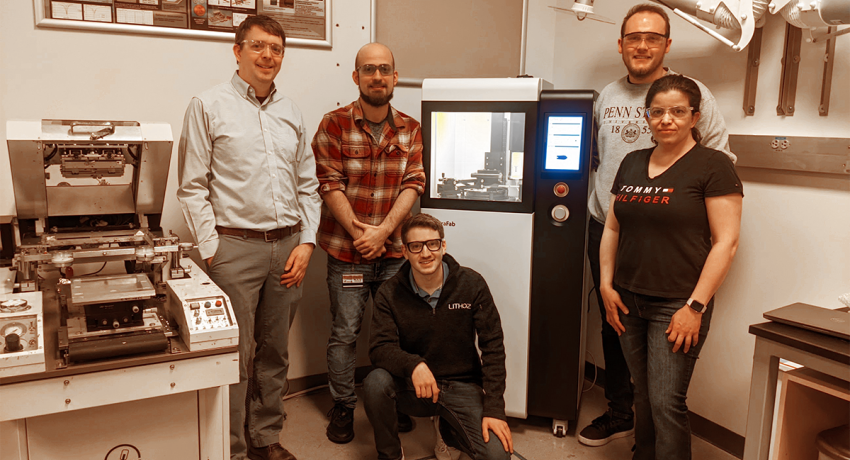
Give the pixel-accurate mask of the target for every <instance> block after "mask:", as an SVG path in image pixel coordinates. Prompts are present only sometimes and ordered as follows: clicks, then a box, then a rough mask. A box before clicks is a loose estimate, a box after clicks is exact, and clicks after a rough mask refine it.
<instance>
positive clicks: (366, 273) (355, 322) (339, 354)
mask: <svg viewBox="0 0 850 460" xmlns="http://www.w3.org/2000/svg"><path fill="white" fill-rule="evenodd" d="M403 264H404V259H384V260H381V261H378V262H375V263H372V264H351V263H348V262H343V261H341V260H338V259H335V258H333V257H331V256H328V277H327V281H328V291H329V292H330V296H331V316H332V317H333V325H332V326H331V336H330V338H329V339H328V384H329V385H328V386H329V387H330V391H331V397H332V398H333V400H334V403H336V404H342V405H344V406H346V407H349V408H352V409H353V408H354V406H355V405H356V403H357V396H356V395H355V394H354V369H355V366H356V364H357V353H356V350H355V346H356V343H357V336H359V335H360V325H361V323H362V322H363V313H364V311H365V310H366V303H367V302H368V301H369V295H370V294H371V295H372V298H373V299H374V298H375V293H376V292H378V288H379V287H381V284H383V282H384V281H386V280H388V279H390V278H392V277H393V276H395V274H396V273H397V272H398V270H399V268H401V266H402V265H403ZM345 274H348V275H363V285H362V286H360V287H343V284H342V275H345Z"/></svg>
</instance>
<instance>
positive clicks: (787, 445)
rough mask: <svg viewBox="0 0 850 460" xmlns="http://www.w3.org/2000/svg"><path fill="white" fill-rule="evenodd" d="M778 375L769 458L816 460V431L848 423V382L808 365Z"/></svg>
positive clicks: (849, 402)
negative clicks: (776, 399)
mask: <svg viewBox="0 0 850 460" xmlns="http://www.w3.org/2000/svg"><path fill="white" fill-rule="evenodd" d="M780 375H781V376H782V377H781V383H780V385H781V390H780V397H779V407H778V410H777V412H776V426H775V430H776V431H775V432H774V436H773V438H774V439H775V444H774V449H773V455H772V456H771V459H773V460H818V450H817V447H816V445H815V440H816V438H817V435H818V433H820V432H821V431H824V430H827V429H830V428H834V427H837V426H841V425H846V424H847V423H850V385H848V383H847V382H845V381H843V380H839V379H837V378H835V377H831V376H829V375H826V374H821V373H819V372H816V371H813V370H811V369H807V368H800V369H795V370H792V371H789V372H786V373H782V374H780Z"/></svg>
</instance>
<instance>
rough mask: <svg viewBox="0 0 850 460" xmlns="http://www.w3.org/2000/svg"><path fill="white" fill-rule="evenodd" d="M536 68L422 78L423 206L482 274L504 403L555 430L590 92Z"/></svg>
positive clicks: (571, 338)
mask: <svg viewBox="0 0 850 460" xmlns="http://www.w3.org/2000/svg"><path fill="white" fill-rule="evenodd" d="M551 87H552V86H551V84H549V83H548V82H546V81H544V80H541V79H537V78H503V79H502V78H499V79H497V78H493V79H426V80H424V81H423V84H422V127H423V140H424V147H425V149H424V155H423V163H424V166H425V172H426V176H427V183H428V190H427V191H426V193H425V194H424V195H423V197H422V212H425V213H429V214H432V215H434V216H436V217H437V218H438V219H440V220H441V221H442V222H443V224H444V227H445V231H446V240H447V245H448V252H449V253H450V254H452V255H453V256H455V257H456V258H457V260H458V262H460V264H461V265H465V266H468V267H471V268H473V269H474V270H476V271H478V272H480V273H481V274H482V275H483V276H484V279H486V280H487V283H488V285H489V286H490V290H491V291H492V294H493V297H494V299H495V301H496V306H497V307H498V309H499V314H500V315H501V318H502V329H503V330H504V333H505V348H506V351H507V373H508V381H507V390H506V393H505V402H506V412H507V413H508V415H509V416H512V417H520V418H526V417H527V416H529V415H536V416H543V417H551V418H552V419H553V433H554V434H555V435H557V436H564V435H565V434H566V432H567V428H568V423H569V421H571V420H572V421H575V420H577V418H578V405H579V398H580V396H581V382H582V380H583V378H584V323H585V321H584V313H583V312H584V311H585V310H586V297H585V296H584V295H583V292H584V254H585V245H586V243H585V240H586V231H587V230H586V229H587V193H588V176H589V170H590V139H591V124H592V121H591V120H592V115H593V102H594V100H595V98H596V93H595V92H593V91H561V90H553V89H551Z"/></svg>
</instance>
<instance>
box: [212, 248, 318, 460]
mask: <svg viewBox="0 0 850 460" xmlns="http://www.w3.org/2000/svg"><path fill="white" fill-rule="evenodd" d="M300 237H301V235H300V234H298V233H296V234H295V235H291V236H289V237H287V238H284V239H282V240H278V241H275V242H270V243H267V242H265V241H263V240H260V239H255V238H241V237H236V236H227V235H220V236H219V243H218V250H217V251H216V253H215V256H214V257H213V260H212V265H211V266H210V267H209V275H210V278H211V279H212V280H213V282H215V284H217V285H218V286H219V287H220V288H221V289H222V290H223V291H224V292H225V293H226V294H227V296H228V297H229V298H230V302H231V303H232V305H233V312H234V313H235V314H236V321H237V323H238V324H239V383H234V384H233V385H230V458H231V459H240V460H241V459H244V458H246V455H247V450H248V445H247V441H246V439H245V428H244V427H245V422H246V417H247V422H248V423H247V424H248V434H249V435H250V437H251V443H252V444H253V445H254V446H255V447H265V446H267V445H269V444H273V443H276V442H280V430H281V428H282V426H283V419H284V411H283V403H282V402H281V397H282V396H283V394H282V391H283V385H284V382H285V381H286V373H287V371H288V370H289V349H288V342H289V326H290V324H291V323H292V317H293V316H295V310H296V307H297V305H298V301H299V300H301V288H300V287H295V286H292V287H291V288H287V287H286V286H281V285H280V275H282V274H283V269H284V267H285V265H286V260H287V259H288V258H289V253H290V252H292V250H293V249H294V248H295V247H296V246H297V245H298V243H299V239H300ZM254 342H256V346H255V345H254ZM252 356H253V359H254V365H253V376H252V377H253V383H254V384H253V391H252V393H251V394H250V395H247V399H248V413H247V415H246V413H245V400H246V393H247V390H248V377H249V375H248V362H249V361H250V360H251V357H252Z"/></svg>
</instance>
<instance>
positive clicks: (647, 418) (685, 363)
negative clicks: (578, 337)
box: [616, 287, 714, 460]
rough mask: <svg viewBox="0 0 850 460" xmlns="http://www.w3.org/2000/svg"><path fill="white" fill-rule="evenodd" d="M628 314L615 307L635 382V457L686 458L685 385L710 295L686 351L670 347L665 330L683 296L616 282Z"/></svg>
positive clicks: (688, 437)
mask: <svg viewBox="0 0 850 460" xmlns="http://www.w3.org/2000/svg"><path fill="white" fill-rule="evenodd" d="M616 289H617V292H618V293H619V294H620V297H621V298H622V299H623V303H625V304H626V307H628V309H629V314H628V315H623V314H622V313H620V322H622V323H623V326H625V328H626V332H624V333H623V335H621V336H620V343H621V344H622V346H623V352H624V354H625V356H626V362H628V364H629V370H630V371H631V373H632V378H633V379H634V382H635V455H634V460H656V459H657V460H668V459H676V460H688V459H690V458H691V427H690V424H689V423H688V405H687V403H686V401H687V397H688V386H689V385H690V383H691V376H692V375H693V372H694V365H695V364H696V362H697V358H698V357H699V352H700V350H702V347H703V345H705V339H706V337H707V336H708V327H709V323H710V322H711V313H712V311H713V307H714V299H712V300H711V301H710V302H709V303H708V309H707V310H706V312H705V313H703V315H702V323H701V324H700V331H699V343H698V344H697V345H696V346H691V348H690V350H688V352H687V353H684V352H683V351H682V350H683V348H680V349H679V351H677V352H676V353H673V352H672V348H673V346H674V344H673V343H670V342H668V341H667V334H665V331H666V330H667V327H668V326H669V325H670V319H671V318H672V317H673V314H674V313H676V312H677V311H678V310H679V309H680V308H682V307H683V306H684V305H685V302H687V300H688V299H668V298H663V297H652V296H646V295H641V294H636V293H634V292H631V291H628V290H626V289H622V288H620V287H617V288H616Z"/></svg>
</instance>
